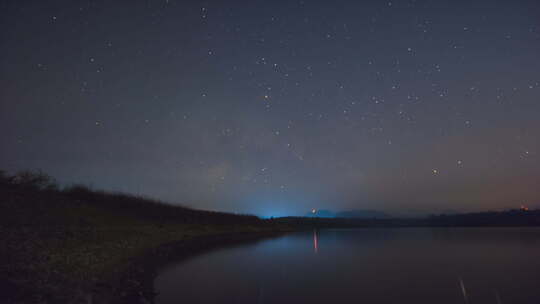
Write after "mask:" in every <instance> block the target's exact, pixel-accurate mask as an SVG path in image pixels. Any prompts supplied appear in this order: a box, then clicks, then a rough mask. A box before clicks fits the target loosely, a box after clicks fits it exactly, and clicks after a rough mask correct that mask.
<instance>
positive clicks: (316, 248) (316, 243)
mask: <svg viewBox="0 0 540 304" xmlns="http://www.w3.org/2000/svg"><path fill="white" fill-rule="evenodd" d="M313 251H314V252H315V253H318V252H319V236H318V235H317V229H314V230H313Z"/></svg>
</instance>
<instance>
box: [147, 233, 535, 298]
mask: <svg viewBox="0 0 540 304" xmlns="http://www.w3.org/2000/svg"><path fill="white" fill-rule="evenodd" d="M154 288H155V291H156V292H158V295H157V297H156V299H155V300H156V303H157V304H172V303H175V304H177V303H250V304H252V303H414V304H418V303H430V304H442V303H470V304H478V303H494V304H500V303H508V304H520V303H531V304H532V303H535V304H536V303H540V228H401V229H390V228H387V229H385V228H380V229H348V230H338V229H336V230H318V231H309V232H298V233H291V234H288V235H285V236H282V237H279V238H273V239H266V240H262V241H258V242H256V243H250V244H244V245H241V246H238V247H232V248H223V249H218V250H214V251H211V252H207V253H203V254H201V255H198V256H195V257H192V258H189V259H186V260H183V261H180V262H178V263H173V264H169V265H168V266H166V267H163V268H162V269H161V270H160V271H159V273H158V276H157V277H156V278H155V281H154Z"/></svg>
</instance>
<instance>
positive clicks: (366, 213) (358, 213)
mask: <svg viewBox="0 0 540 304" xmlns="http://www.w3.org/2000/svg"><path fill="white" fill-rule="evenodd" d="M304 216H305V217H321V218H336V217H339V218H363V219H367V218H369V219H385V218H390V216H389V215H388V214H386V213H384V212H382V211H377V210H361V209H356V210H347V211H340V212H333V211H330V210H327V209H320V210H317V209H313V210H312V211H311V212H308V213H306V214H305V215H304Z"/></svg>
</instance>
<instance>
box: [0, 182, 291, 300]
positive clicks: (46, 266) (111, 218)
mask: <svg viewBox="0 0 540 304" xmlns="http://www.w3.org/2000/svg"><path fill="white" fill-rule="evenodd" d="M0 209H1V212H0V239H1V240H2V246H0V293H1V294H0V298H1V299H2V303H89V301H92V303H122V302H123V303H134V301H135V299H138V300H141V301H143V302H144V299H145V297H147V296H149V295H150V293H151V292H150V291H151V290H149V289H148V288H146V287H144V280H143V279H142V278H145V277H146V278H147V277H149V276H148V275H147V274H146V273H145V272H149V271H151V269H153V268H152V267H151V266H152V265H151V264H152V263H154V262H153V261H156V262H163V261H165V260H166V259H168V258H169V257H170V256H172V255H176V256H181V255H190V254H194V253H196V252H198V251H199V250H204V249H206V248H211V247H212V246H222V245H225V244H232V243H235V242H243V241H248V240H254V239H256V238H260V237H263V236H270V235H273V234H275V233H276V232H279V231H284V230H286V229H287V228H285V227H284V225H280V224H276V223H272V222H270V221H265V220H262V219H259V218H258V217H255V216H250V215H236V214H229V213H221V212H209V211H199V210H193V209H189V208H183V207H177V206H171V205H167V204H163V203H161V202H158V201H155V200H150V199H146V198H142V197H136V196H131V195H126V194H118V193H108V192H102V191H94V190H91V189H88V188H87V187H84V186H72V187H67V188H65V189H59V187H58V186H56V184H55V183H54V182H53V181H52V179H51V178H50V177H48V176H46V175H44V174H42V173H35V172H25V173H21V174H18V175H15V176H6V175H5V174H1V175H0ZM151 256H152V257H153V258H149V257H151ZM141 295H142V297H141Z"/></svg>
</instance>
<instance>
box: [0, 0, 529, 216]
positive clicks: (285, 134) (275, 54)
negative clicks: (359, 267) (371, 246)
mask: <svg viewBox="0 0 540 304" xmlns="http://www.w3.org/2000/svg"><path fill="white" fill-rule="evenodd" d="M0 22H1V23H0V26H1V30H0V43H1V50H2V56H1V57H0V64H1V67H2V68H1V69H0V81H1V83H2V89H1V90H0V98H1V101H0V128H2V130H4V132H2V134H3V135H2V136H1V137H0V145H1V147H2V149H1V150H0V168H3V169H7V170H9V171H16V170H21V169H42V170H44V171H45V172H47V173H49V174H51V175H53V176H55V177H57V178H58V179H59V181H60V182H62V183H74V182H77V183H87V184H91V185H93V186H95V187H96V188H104V189H109V190H119V191H125V192H131V193H138V194H144V195H148V196H151V197H155V198H159V199H163V200H166V201H169V202H172V203H179V204H184V205H189V206H193V207H197V208H205V209H216V210H225V211H238V212H249V213H256V214H260V215H283V214H302V213H304V212H305V211H306V210H309V209H311V208H313V207H315V208H326V209H334V210H342V209H353V208H359V209H379V210H384V211H388V212H394V213H399V214H406V213H409V212H439V211H443V210H448V209H452V210H483V209H499V208H509V207H517V206H519V205H521V204H529V205H535V204H540V192H539V191H538V189H537V187H538V184H539V183H540V159H539V156H540V155H539V152H540V139H539V131H540V119H539V116H540V99H539V97H540V60H539V59H540V55H539V54H540V2H538V1H510V0H509V1H201V2H198V1H175V0H169V1H166V0H160V1H157V0H149V1H74V0H70V1H3V2H2V3H1V4H0Z"/></svg>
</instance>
